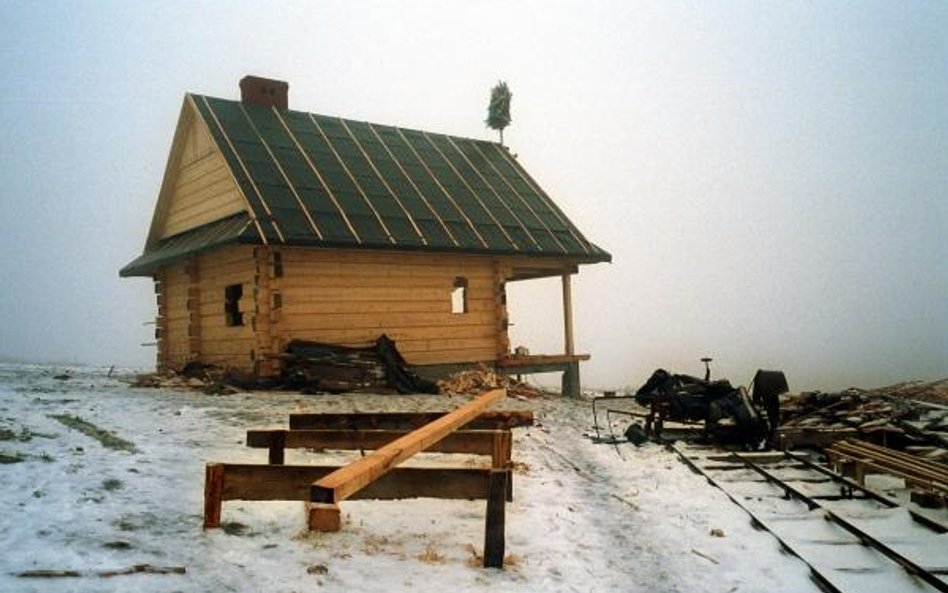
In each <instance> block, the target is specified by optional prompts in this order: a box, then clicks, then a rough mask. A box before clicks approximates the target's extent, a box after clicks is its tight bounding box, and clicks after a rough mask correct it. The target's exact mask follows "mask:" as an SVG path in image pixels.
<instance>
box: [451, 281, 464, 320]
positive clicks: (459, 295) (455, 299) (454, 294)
mask: <svg viewBox="0 0 948 593" xmlns="http://www.w3.org/2000/svg"><path fill="white" fill-rule="evenodd" d="M451 312H452V313H467V278H462V277H460V276H458V277H457V278H455V279H454V289H453V290H452V291H451Z"/></svg>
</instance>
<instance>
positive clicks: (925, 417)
mask: <svg viewBox="0 0 948 593" xmlns="http://www.w3.org/2000/svg"><path fill="white" fill-rule="evenodd" d="M781 414H782V416H783V423H782V424H781V427H780V428H781V433H782V434H783V435H791V436H789V437H788V438H789V440H790V441H791V444H820V445H825V444H827V442H825V441H824V442H819V443H808V442H807V439H808V438H809V437H807V436H800V435H816V434H824V435H828V436H827V440H829V441H832V440H839V439H842V438H852V437H857V438H863V439H865V440H869V441H876V442H880V443H881V444H886V445H889V446H893V447H896V448H901V449H907V450H912V451H914V452H918V453H922V454H924V455H925V456H926V457H929V458H935V459H946V458H948V379H942V380H939V381H931V382H922V381H912V382H906V383H898V384H896V385H891V386H887V387H880V388H876V389H857V388H850V389H846V390H844V391H841V392H838V393H823V392H819V391H812V392H804V393H800V394H798V395H794V396H791V397H788V398H786V399H785V400H784V401H783V402H781ZM833 435H838V439H837V438H835V437H834V436H833Z"/></svg>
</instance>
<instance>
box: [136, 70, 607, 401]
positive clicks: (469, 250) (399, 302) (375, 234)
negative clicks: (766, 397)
mask: <svg viewBox="0 0 948 593" xmlns="http://www.w3.org/2000/svg"><path fill="white" fill-rule="evenodd" d="M240 88H241V100H240V101H234V100H226V99H217V98H213V97H207V96H201V95H196V94H187V95H185V98H184V104H183V105H182V107H181V114H180V117H179V120H178V125H177V129H176V130H175V133H174V140H173V144H172V147H171V154H170V156H169V158H168V164H167V167H166V169H165V173H164V179H163V181H162V184H161V190H160V193H159V195H158V201H157V205H156V206H155V212H154V217H153V219H152V223H151V228H150V230H149V233H148V238H147V241H146V243H145V248H144V252H143V253H142V255H141V256H140V257H138V258H137V259H135V260H134V261H132V262H131V263H129V264H128V265H127V266H125V267H124V268H123V269H122V270H121V271H120V275H121V276H123V277H127V276H147V277H152V278H153V279H154V283H155V292H156V294H157V301H158V315H157V329H156V336H157V350H158V353H157V356H158V361H157V363H158V368H159V369H180V368H181V367H183V366H184V365H185V364H186V363H188V362H189V361H194V360H197V361H201V362H205V363H212V364H217V365H221V366H225V367H233V368H236V369H241V370H243V371H246V372H253V373H256V374H257V375H258V376H267V375H273V374H275V373H278V372H279V355H280V353H281V352H282V351H283V349H284V347H285V345H286V344H287V343H288V341H289V340H292V339H297V338H299V339H308V340H315V341H320V342H328V343H334V344H340V345H365V344H366V343H371V342H372V341H374V340H375V339H376V338H377V337H378V336H379V335H381V334H387V335H388V336H389V337H390V338H391V339H393V340H395V342H396V344H397V346H398V349H399V351H400V352H401V353H402V355H403V356H404V358H405V359H406V360H407V362H408V363H409V364H411V365H413V366H414V367H415V368H416V370H418V371H420V372H421V374H427V375H429V376H431V375H437V374H438V373H439V372H445V371H449V370H456V369H457V368H458V367H459V366H463V365H470V364H472V363H487V364H489V365H493V366H497V367H500V368H507V369H508V370H509V371H510V372H517V373H525V372H531V371H534V372H538V371H542V370H565V371H566V372H565V373H564V387H565V388H566V391H569V392H573V393H575V392H578V389H579V383H578V381H579V375H578V361H579V360H583V359H585V358H588V356H587V355H577V354H575V353H574V352H573V339H572V314H571V311H570V308H571V303H570V277H571V275H572V274H575V273H576V272H577V270H578V266H579V265H580V264H587V263H595V262H608V261H610V259H611V256H610V255H609V254H608V253H607V252H605V251H603V250H602V249H600V248H599V247H597V246H596V245H594V244H592V243H591V242H589V241H588V240H587V239H586V238H585V237H584V236H583V234H582V233H581V232H580V231H579V230H578V229H577V228H576V227H575V226H574V225H573V224H572V223H571V222H570V221H569V219H568V218H567V217H566V215H565V214H564V213H563V212H562V211H561V210H560V209H559V208H558V207H557V206H556V204H554V203H553V201H552V200H551V199H550V197H549V196H548V195H547V194H546V193H545V192H544V191H543V190H542V189H541V188H540V187H539V185H537V183H536V181H535V180H534V179H533V178H532V177H531V176H530V175H529V174H528V173H527V172H526V171H525V170H524V169H523V168H522V167H521V166H520V164H519V163H518V162H517V160H516V159H515V158H514V157H513V156H512V155H511V154H510V153H509V151H508V150H507V149H506V148H504V147H503V146H501V145H499V144H496V143H492V142H486V141H482V140H473V139H469V138H459V137H453V136H447V135H444V134H435V133H430V132H423V131H417V130H409V129H402V128H397V127H393V126H386V125H377V124H371V123H366V122H361V121H352V120H346V119H341V118H338V117H329V116H324V115H316V114H311V113H304V112H302V111H294V110H290V109H288V101H287V89H288V85H287V83H285V82H280V81H274V80H269V79H264V78H258V77H251V76H248V77H245V78H244V79H243V80H241V83H240ZM549 276H559V277H561V278H562V282H563V285H562V286H563V293H562V296H563V305H564V317H563V323H564V336H565V337H564V342H565V346H564V352H563V353H559V354H558V355H555V356H547V357H530V356H526V357H524V356H521V357H515V356H511V355H510V344H509V341H508V336H507V309H506V294H505V285H506V283H508V282H515V281H520V280H528V279H533V278H542V277H549ZM551 365H552V366H551Z"/></svg>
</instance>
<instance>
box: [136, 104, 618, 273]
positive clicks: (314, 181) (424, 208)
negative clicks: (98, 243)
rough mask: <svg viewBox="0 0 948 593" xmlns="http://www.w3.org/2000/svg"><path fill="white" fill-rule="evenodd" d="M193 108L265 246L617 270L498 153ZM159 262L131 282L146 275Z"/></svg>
mask: <svg viewBox="0 0 948 593" xmlns="http://www.w3.org/2000/svg"><path fill="white" fill-rule="evenodd" d="M187 100H188V101H190V102H192V104H193V105H194V106H195V108H196V109H197V112H198V113H199V114H200V116H201V118H202V119H203V120H204V123H205V124H206V125H207V128H208V130H209V131H210V133H211V135H212V137H213V138H214V140H215V142H216V143H217V146H218V147H219V148H220V150H221V152H222V154H223V156H224V159H225V160H226V161H227V163H228V165H229V167H230V169H231V171H232V173H233V175H234V178H235V179H236V181H237V184H238V186H239V187H240V190H241V191H242V192H243V194H244V196H245V197H246V199H247V202H248V204H249V207H250V212H249V214H250V216H251V221H252V222H255V224H253V225H252V226H251V227H250V229H252V230H253V231H254V232H255V233H256V234H257V236H256V240H257V242H261V243H267V244H273V245H281V244H282V245H311V246H327V247H330V246H331V247H365V248H376V249H377V248H394V249H421V250H436V251H455V252H464V253H484V254H505V255H527V256H541V257H558V258H566V259H569V260H570V261H572V262H574V263H592V262H601V261H611V259H612V256H611V255H609V253H607V252H605V251H603V250H602V249H600V248H599V247H597V246H596V245H594V244H592V243H590V242H589V241H588V240H587V239H586V238H585V237H584V236H583V234H582V233H581V232H580V231H579V229H577V228H576V227H575V226H574V225H573V223H572V222H570V221H569V219H568V218H567V217H566V216H565V215H564V214H563V212H562V211H561V210H560V209H559V208H557V206H556V205H555V204H554V203H553V201H552V200H551V199H550V197H549V196H548V195H547V194H546V193H545V192H544V191H543V190H542V189H541V188H540V187H539V185H537V183H536V182H535V181H534V180H533V179H532V178H531V177H530V176H529V175H528V174H527V172H526V171H525V170H524V169H523V168H522V167H521V166H520V165H519V164H518V163H517V161H516V160H515V159H514V158H513V157H512V156H511V155H510V153H509V152H508V151H507V149H506V148H504V147H503V146H501V145H499V144H496V143H493V142H486V141H482V140H473V139H469V138H459V137H454V136H446V135H443V134H433V133H430V132H422V131H417V130H407V129H403V128H396V127H392V126H383V125H378V124H370V123H366V122H359V121H352V120H345V119H341V118H336V117H327V116H322V115H315V114H310V113H303V112H300V111H292V110H288V111H281V110H278V109H275V108H271V107H264V106H260V105H256V104H250V103H242V102H240V101H229V100H224V99H216V98H213V97H205V96H201V95H188V97H187ZM247 230H248V229H243V230H242V233H243V232H246V231H247ZM185 234H187V233H185ZM198 234H199V235H202V236H203V232H202V233H198ZM168 241H171V239H169V240H166V241H163V242H162V247H158V250H163V249H165V247H164V245H167V244H168ZM196 242H197V243H201V240H200V239H199V240H196ZM218 244H219V243H218ZM204 247H206V246H203V245H202V248H204ZM151 251H152V248H151V247H149V248H147V249H146V253H145V255H143V256H142V257H140V258H139V259H137V260H135V262H132V263H131V264H129V265H128V266H126V268H124V269H123V270H122V275H133V274H134V272H133V271H129V270H139V269H142V266H143V265H145V264H143V263H140V262H142V260H146V259H147V258H148V257H149V256H150V254H151ZM174 251H175V252H176V253H177V252H178V251H179V248H178V247H175V249H174ZM148 261H151V260H148Z"/></svg>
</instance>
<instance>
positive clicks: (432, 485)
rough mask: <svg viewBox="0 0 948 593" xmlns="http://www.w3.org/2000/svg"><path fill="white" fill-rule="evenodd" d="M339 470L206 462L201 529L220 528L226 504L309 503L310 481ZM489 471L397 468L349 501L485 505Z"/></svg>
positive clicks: (482, 469) (309, 466)
mask: <svg viewBox="0 0 948 593" xmlns="http://www.w3.org/2000/svg"><path fill="white" fill-rule="evenodd" d="M338 469H339V466H336V465H333V466H317V465H251V464H232V463H209V464H207V467H206V472H205V482H204V528H205V529H208V528H213V527H220V524H221V503H222V502H223V501H225V500H256V501H260V500H301V501H308V500H309V497H310V487H311V486H312V484H313V482H315V481H316V480H319V479H320V478H322V477H325V476H327V475H329V474H330V473H332V472H334V471H336V470H338ZM490 476H491V470H490V469H489V468H426V467H399V468H395V469H394V470H392V471H391V472H389V473H387V474H385V475H384V476H382V477H381V478H379V479H378V480H376V481H374V482H372V483H371V484H369V485H368V486H366V487H365V488H363V489H362V490H360V491H359V492H356V493H354V494H353V495H352V497H351V498H352V499H375V500H397V499H401V498H450V499H460V500H483V499H486V498H487V494H488V491H489V486H490Z"/></svg>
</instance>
